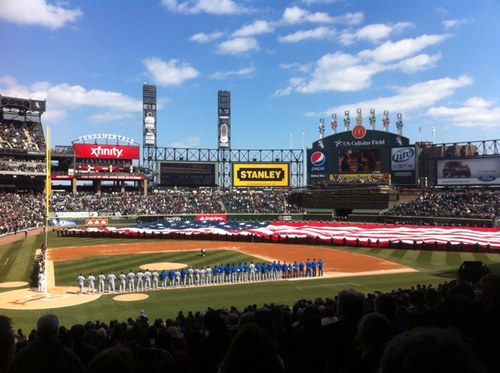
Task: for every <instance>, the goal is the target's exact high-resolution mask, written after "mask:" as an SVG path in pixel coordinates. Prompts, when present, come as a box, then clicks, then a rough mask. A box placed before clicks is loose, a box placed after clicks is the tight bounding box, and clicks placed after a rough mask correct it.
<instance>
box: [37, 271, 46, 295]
mask: <svg viewBox="0 0 500 373" xmlns="http://www.w3.org/2000/svg"><path fill="white" fill-rule="evenodd" d="M38 292H39V293H45V273H43V272H40V273H39V274H38Z"/></svg>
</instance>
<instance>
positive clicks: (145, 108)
mask: <svg viewBox="0 0 500 373" xmlns="http://www.w3.org/2000/svg"><path fill="white" fill-rule="evenodd" d="M156 109H157V105H156V86H155V85H152V84H146V83H144V85H143V86H142V114H143V116H142V119H143V120H142V125H143V127H142V133H143V141H142V164H143V166H144V167H146V168H149V169H150V170H152V171H153V175H154V178H155V179H156V161H157V159H156V126H157V121H156Z"/></svg>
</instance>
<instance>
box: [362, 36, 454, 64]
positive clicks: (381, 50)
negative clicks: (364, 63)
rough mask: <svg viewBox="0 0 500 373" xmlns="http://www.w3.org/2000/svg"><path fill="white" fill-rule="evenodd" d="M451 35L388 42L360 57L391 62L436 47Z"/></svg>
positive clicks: (367, 50) (364, 51)
mask: <svg viewBox="0 0 500 373" xmlns="http://www.w3.org/2000/svg"><path fill="white" fill-rule="evenodd" d="M448 37H449V35H447V34H444V35H421V36H419V37H416V38H413V39H402V40H398V41H396V42H392V41H387V42H385V43H383V44H382V45H380V46H379V47H377V48H375V49H366V50H363V51H361V52H359V53H358V55H359V56H360V57H363V58H367V59H373V60H374V61H379V62H389V61H395V60H399V59H402V58H405V57H408V56H410V55H412V54H414V53H416V52H419V51H421V50H422V49H424V48H427V47H430V46H434V45H436V44H439V43H441V42H442V41H443V40H446V39H447V38H448Z"/></svg>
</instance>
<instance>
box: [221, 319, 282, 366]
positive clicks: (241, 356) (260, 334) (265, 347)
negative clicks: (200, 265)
mask: <svg viewBox="0 0 500 373" xmlns="http://www.w3.org/2000/svg"><path fill="white" fill-rule="evenodd" d="M219 372H220V373H254V372H261V373H279V372H285V366H284V364H283V361H282V359H281V358H280V357H279V355H278V353H277V350H276V348H275V346H274V344H273V343H272V341H271V339H270V338H269V336H268V334H267V333H266V331H265V330H263V329H262V328H261V327H260V326H258V325H257V324H254V323H247V324H245V325H243V326H242V327H241V328H240V329H239V330H238V332H237V333H236V335H235V337H234V339H233V341H232V342H231V345H230V346H229V349H228V351H227V354H226V356H225V358H224V360H223V362H222V364H221V366H220V369H219Z"/></svg>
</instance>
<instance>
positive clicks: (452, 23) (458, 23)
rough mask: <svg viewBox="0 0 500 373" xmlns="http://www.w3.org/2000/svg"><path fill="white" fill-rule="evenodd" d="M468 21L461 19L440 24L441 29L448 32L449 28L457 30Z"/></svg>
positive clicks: (448, 20)
mask: <svg viewBox="0 0 500 373" xmlns="http://www.w3.org/2000/svg"><path fill="white" fill-rule="evenodd" d="M468 22H469V21H468V20H467V19H465V18H462V19H447V20H445V21H443V22H441V24H442V25H443V27H444V28H445V29H446V30H448V29H451V28H457V27H459V26H461V25H465V24H467V23H468Z"/></svg>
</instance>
